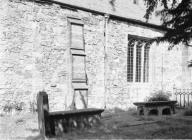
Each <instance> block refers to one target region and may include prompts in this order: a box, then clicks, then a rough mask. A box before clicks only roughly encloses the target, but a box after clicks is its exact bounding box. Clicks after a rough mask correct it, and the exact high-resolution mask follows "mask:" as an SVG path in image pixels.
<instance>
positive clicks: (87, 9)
mask: <svg viewBox="0 0 192 140" xmlns="http://www.w3.org/2000/svg"><path fill="white" fill-rule="evenodd" d="M34 1H36V2H43V3H49V4H52V3H55V4H59V5H60V6H61V7H66V8H69V9H72V10H75V11H76V10H77V9H79V10H83V11H87V12H91V13H95V14H100V15H105V14H108V15H110V18H111V19H117V20H121V21H127V22H130V23H133V24H138V25H142V26H146V27H150V28H154V29H158V30H161V31H167V30H168V29H167V28H166V27H163V26H161V25H156V24H152V23H148V22H144V21H141V20H136V19H132V18H126V17H121V16H118V15H114V14H109V13H104V12H101V11H97V10H93V9H89V8H85V7H80V6H77V5H71V4H68V3H64V2H61V1H59V0H34Z"/></svg>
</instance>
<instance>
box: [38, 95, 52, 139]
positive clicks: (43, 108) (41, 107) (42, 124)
mask: <svg viewBox="0 0 192 140" xmlns="http://www.w3.org/2000/svg"><path fill="white" fill-rule="evenodd" d="M37 111H38V124H39V130H40V134H41V136H42V137H43V138H45V136H47V135H48V134H49V128H50V127H49V126H50V125H49V102H48V95H47V93H46V92H44V91H42V92H39V93H38V95H37Z"/></svg>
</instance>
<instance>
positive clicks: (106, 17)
mask: <svg viewBox="0 0 192 140" xmlns="http://www.w3.org/2000/svg"><path fill="white" fill-rule="evenodd" d="M104 17H105V24H104V86H105V91H104V108H106V102H107V95H106V94H107V78H106V76H107V47H108V22H109V14H105V15H104Z"/></svg>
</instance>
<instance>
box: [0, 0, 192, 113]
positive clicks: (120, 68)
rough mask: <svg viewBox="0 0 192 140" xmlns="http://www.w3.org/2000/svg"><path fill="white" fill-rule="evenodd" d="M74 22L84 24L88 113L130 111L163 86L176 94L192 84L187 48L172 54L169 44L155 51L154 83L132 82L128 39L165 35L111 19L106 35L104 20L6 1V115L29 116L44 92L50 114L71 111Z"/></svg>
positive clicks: (0, 21) (0, 58)
mask: <svg viewBox="0 0 192 140" xmlns="http://www.w3.org/2000/svg"><path fill="white" fill-rule="evenodd" d="M68 18H76V19H80V20H81V21H82V22H83V24H84V28H83V33H84V45H85V55H86V74H87V79H88V107H100V108H104V107H106V108H114V107H119V108H122V109H128V108H129V107H131V106H132V103H133V102H134V101H140V100H144V99H145V98H146V97H147V96H149V94H150V92H152V91H153V90H157V89H161V88H162V85H163V88H164V89H165V90H167V91H172V88H173V86H174V85H178V86H184V85H185V86H186V85H189V84H190V81H189V80H187V79H189V78H188V77H189V76H190V71H189V70H188V68H187V65H186V62H187V60H188V51H187V48H184V49H182V48H183V47H181V46H182V45H180V46H177V47H174V48H173V49H172V50H170V51H168V49H167V48H168V44H166V43H162V44H159V45H157V44H155V43H154V44H152V46H151V47H150V55H149V58H150V59H149V82H148V83H129V82H127V46H128V45H127V44H128V35H129V34H131V35H136V36H142V37H146V38H153V37H157V36H162V34H163V32H162V31H160V30H157V29H153V28H149V27H145V26H141V25H137V24H131V23H129V22H128V21H121V20H118V19H110V17H109V21H108V23H107V24H108V26H107V28H108V32H105V20H106V19H105V16H104V15H101V14H96V13H91V12H87V11H83V10H79V9H73V8H70V7H62V6H60V5H59V4H51V3H41V2H38V1H29V0H1V1H0V30H1V34H0V79H1V80H0V110H1V111H3V109H4V108H5V107H6V106H14V107H16V106H18V105H21V106H22V109H24V110H26V111H28V110H29V109H30V108H32V106H33V105H34V104H35V102H36V95H37V93H38V92H39V91H43V90H44V91H46V92H47V93H48V95H49V103H50V111H55V110H68V109H69V106H70V104H71V101H72V96H73V90H72V86H71V60H70V47H69V40H70V39H69V26H68ZM104 33H106V34H104ZM105 35H106V36H105ZM105 37H107V39H106V38H105ZM105 41H106V42H105ZM106 44H107V45H106ZM184 81H185V82H184Z"/></svg>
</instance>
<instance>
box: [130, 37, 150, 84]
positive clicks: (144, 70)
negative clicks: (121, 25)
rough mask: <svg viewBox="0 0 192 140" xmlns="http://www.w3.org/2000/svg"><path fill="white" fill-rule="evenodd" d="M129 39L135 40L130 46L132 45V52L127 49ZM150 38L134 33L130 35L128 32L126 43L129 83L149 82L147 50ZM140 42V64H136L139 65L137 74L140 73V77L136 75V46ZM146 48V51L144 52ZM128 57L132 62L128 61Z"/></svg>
mask: <svg viewBox="0 0 192 140" xmlns="http://www.w3.org/2000/svg"><path fill="white" fill-rule="evenodd" d="M131 40H135V41H134V45H133V46H130V47H132V50H131V51H132V52H130V50H129V42H130V41H131ZM150 40H151V38H146V37H142V36H136V35H130V34H128V43H127V82H129V83H148V82H149V62H150V60H149V59H150V58H149V52H150V46H149V44H150ZM139 42H141V44H142V46H140V47H141V54H140V55H141V59H140V60H139V61H141V65H138V66H139V67H140V69H139V68H138V69H139V71H140V72H139V74H140V76H139V77H140V78H138V77H136V76H137V73H138V71H137V67H136V65H137V61H138V59H137V47H139V46H137V45H138V43H139ZM146 50H147V51H148V52H146ZM130 58H131V60H132V62H130ZM130 63H131V64H130ZM128 66H132V68H130V67H128Z"/></svg>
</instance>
